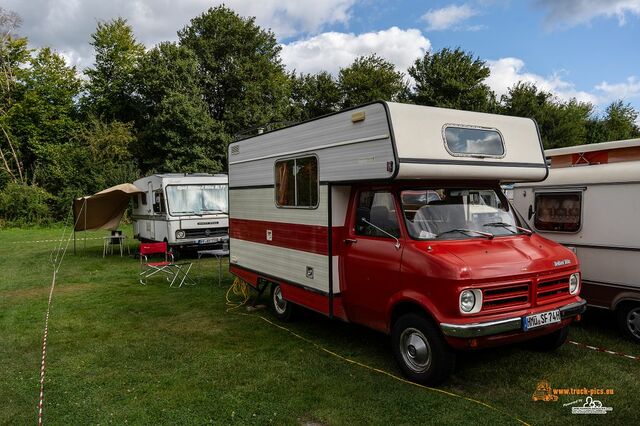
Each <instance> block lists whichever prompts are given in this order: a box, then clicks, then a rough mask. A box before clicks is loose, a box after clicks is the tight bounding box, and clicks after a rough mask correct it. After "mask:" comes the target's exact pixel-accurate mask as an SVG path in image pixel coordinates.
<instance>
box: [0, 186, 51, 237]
mask: <svg viewBox="0 0 640 426" xmlns="http://www.w3.org/2000/svg"><path fill="white" fill-rule="evenodd" d="M51 200H52V196H51V194H49V193H48V192H47V191H45V190H44V189H42V188H40V187H38V186H35V185H23V184H19V183H9V184H7V186H5V187H4V189H3V190H2V191H0V224H1V225H2V226H5V227H6V226H25V225H44V224H47V223H50V222H51V219H52V216H51V208H50V206H49V203H50V202H51Z"/></svg>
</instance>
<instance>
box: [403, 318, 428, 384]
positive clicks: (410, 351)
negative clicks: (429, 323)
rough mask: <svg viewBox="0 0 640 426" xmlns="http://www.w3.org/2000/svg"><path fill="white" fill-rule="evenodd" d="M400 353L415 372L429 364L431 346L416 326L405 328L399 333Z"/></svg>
mask: <svg viewBox="0 0 640 426" xmlns="http://www.w3.org/2000/svg"><path fill="white" fill-rule="evenodd" d="M400 353H401V354H402V358H403V360H404V363H405V364H406V365H407V367H409V368H410V369H411V370H413V371H415V372H416V373H422V372H424V371H426V370H427V369H428V368H429V366H430V365H431V346H429V341H428V340H427V338H426V337H425V335H424V334H423V333H422V332H421V331H420V330H418V329H416V328H407V329H406V330H404V331H403V332H402V334H401V335H400Z"/></svg>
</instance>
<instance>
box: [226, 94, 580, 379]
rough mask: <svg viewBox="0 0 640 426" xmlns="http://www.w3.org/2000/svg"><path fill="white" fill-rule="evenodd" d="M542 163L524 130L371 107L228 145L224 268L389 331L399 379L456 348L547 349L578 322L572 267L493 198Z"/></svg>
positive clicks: (282, 310)
mask: <svg viewBox="0 0 640 426" xmlns="http://www.w3.org/2000/svg"><path fill="white" fill-rule="evenodd" d="M546 176H547V166H546V162H545V158H544V154H543V151H542V146H541V143H540V138H539V134H538V131H537V128H536V125H535V123H534V122H533V121H531V120H529V119H524V118H516V117H507V116H500V115H492V114H483V113H475V112H467V111H456V110H449V109H440V108H432V107H425V106H415V105H405V104H398V103H386V102H377V103H372V104H368V105H363V106H360V107H357V108H353V109H350V110H346V111H342V112H339V113H336V114H332V115H328V116H324V117H320V118H318V119H315V120H312V121H308V122H304V123H301V124H297V125H294V126H291V127H287V128H284V129H280V130H276V131H272V132H267V133H263V134H260V135H257V136H254V137H250V138H247V139H244V140H241V141H238V142H235V143H233V144H231V145H230V147H229V205H230V210H229V217H230V248H231V257H230V270H231V272H232V273H233V274H235V275H236V276H238V277H240V278H242V279H243V280H244V281H246V282H248V283H249V284H251V285H252V286H254V287H255V288H257V289H265V288H266V287H267V286H268V287H269V288H270V294H271V302H272V305H273V309H274V311H275V314H276V316H278V317H279V318H281V319H284V320H286V319H289V318H290V317H291V315H292V314H293V313H294V311H295V309H298V308H299V307H301V306H302V307H305V308H308V309H312V310H314V311H317V312H320V313H322V314H325V315H327V316H329V317H330V318H339V319H341V320H344V321H350V322H355V323H358V324H363V325H365V326H368V327H371V328H373V329H376V330H379V331H381V332H384V333H389V334H391V337H392V349H393V353H394V355H395V358H396V359H397V361H398V364H399V365H400V367H401V369H402V371H403V372H404V373H405V375H406V376H407V377H408V378H410V379H411V380H414V381H417V382H421V383H425V384H436V383H438V382H441V381H442V380H444V379H445V378H446V377H447V376H448V375H449V373H450V372H451V371H452V369H453V363H454V357H455V350H458V349H475V348H481V347H487V346H494V345H503V344H508V343H513V342H518V341H523V340H530V341H532V344H534V345H536V346H537V347H538V348H540V349H543V350H552V349H555V348H557V347H558V346H560V345H561V344H562V343H563V342H564V341H565V339H566V336H567V326H568V325H569V324H570V323H571V321H573V320H574V319H575V317H576V316H578V315H579V314H581V313H582V312H583V310H584V308H585V302H584V300H582V299H581V298H580V297H579V296H578V294H579V291H580V272H579V265H578V261H577V258H576V256H575V255H574V254H573V252H571V251H570V250H568V249H566V248H564V247H562V246H561V245H559V244H557V243H554V242H552V241H550V240H547V239H545V238H543V237H541V236H540V235H538V234H536V233H534V232H532V231H531V230H530V229H529V227H528V225H527V223H526V222H525V221H524V219H523V218H522V217H521V216H520V215H519V214H518V213H517V212H516V211H515V210H514V209H513V207H512V206H511V205H510V204H509V202H508V200H507V199H506V197H505V196H504V194H503V193H502V191H501V189H500V183H501V182H527V181H539V180H543V179H545V177H546Z"/></svg>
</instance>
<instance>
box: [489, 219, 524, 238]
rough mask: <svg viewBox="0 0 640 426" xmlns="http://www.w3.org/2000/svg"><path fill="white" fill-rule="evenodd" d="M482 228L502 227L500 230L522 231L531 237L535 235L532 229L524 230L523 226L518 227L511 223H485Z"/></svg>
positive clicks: (513, 232)
mask: <svg viewBox="0 0 640 426" xmlns="http://www.w3.org/2000/svg"><path fill="white" fill-rule="evenodd" d="M482 226H496V227H500V228H515V229H517V230H518V231H522V232H524V233H525V234H527V235H531V234H533V231H532V230H531V229H527V228H523V227H521V226H518V225H513V224H511V223H507V222H491V223H485V224H484V225H482ZM511 233H512V234H515V233H516V232H515V231H511Z"/></svg>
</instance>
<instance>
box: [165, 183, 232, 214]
mask: <svg viewBox="0 0 640 426" xmlns="http://www.w3.org/2000/svg"><path fill="white" fill-rule="evenodd" d="M167 201H168V204H169V213H170V214H172V215H173V216H185V215H190V214H196V215H203V214H209V213H227V210H228V207H227V185H169V186H167Z"/></svg>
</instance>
